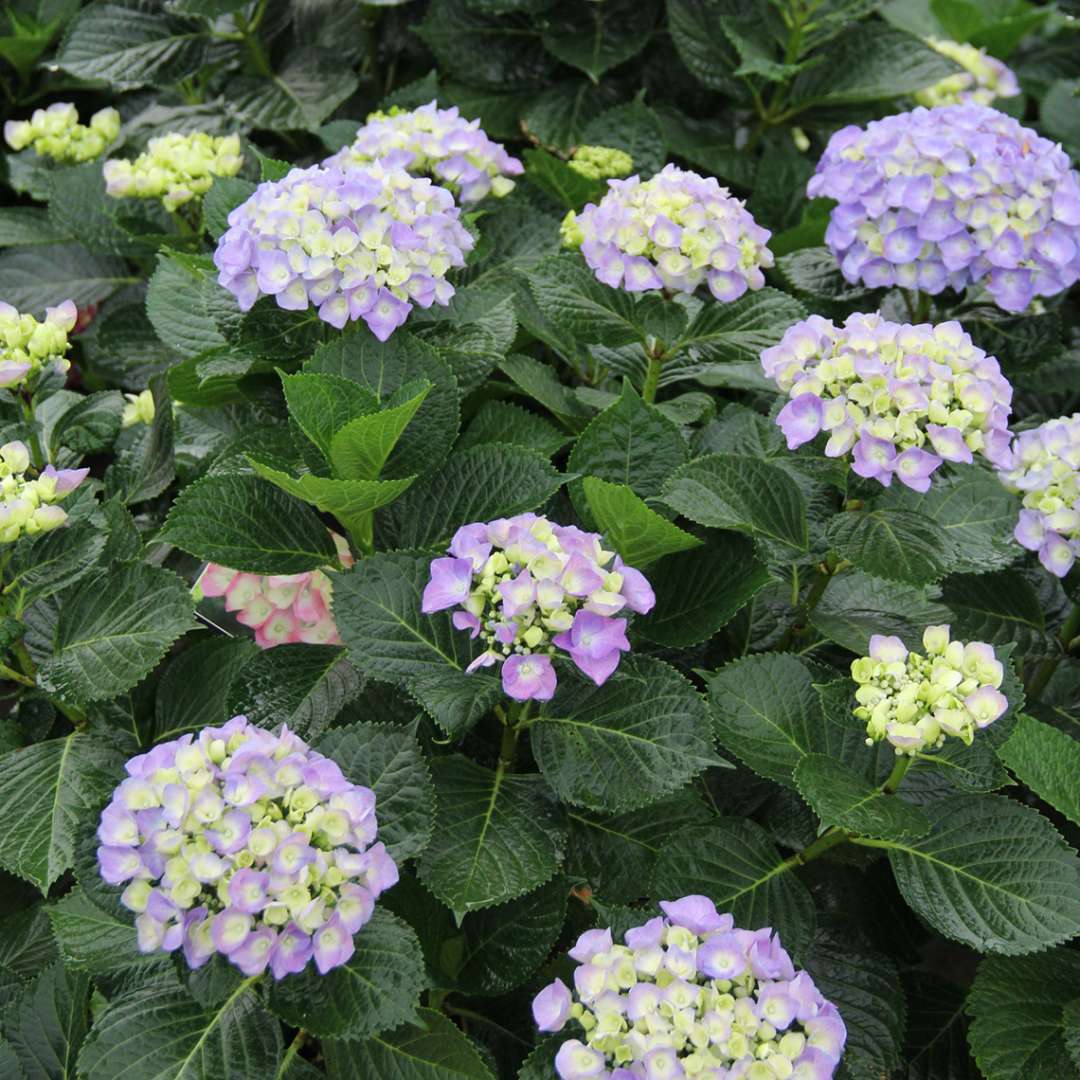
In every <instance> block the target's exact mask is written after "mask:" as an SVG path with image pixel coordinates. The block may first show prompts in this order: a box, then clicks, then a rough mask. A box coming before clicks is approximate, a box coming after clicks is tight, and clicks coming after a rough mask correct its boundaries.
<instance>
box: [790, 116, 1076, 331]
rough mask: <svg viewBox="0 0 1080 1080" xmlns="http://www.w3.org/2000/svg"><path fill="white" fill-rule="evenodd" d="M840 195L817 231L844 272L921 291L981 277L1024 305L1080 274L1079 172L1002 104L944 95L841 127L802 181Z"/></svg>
mask: <svg viewBox="0 0 1080 1080" xmlns="http://www.w3.org/2000/svg"><path fill="white" fill-rule="evenodd" d="M806 191H807V194H808V195H809V196H810V197H811V198H815V197H817V196H821V195H825V196H828V197H829V198H831V199H835V200H836V201H837V203H838V204H839V205H838V206H836V207H835V208H834V209H833V211H832V214H831V217H830V221H829V227H828V230H827V231H826V233H825V241H826V243H827V244H828V245H829V247H830V248H832V251H833V254H834V255H835V256H836V258H837V259H838V260H839V262H840V269H841V271H842V272H843V275H844V277H845V278H846V279H847V280H848V281H850V282H859V281H861V282H863V283H864V284H865V285H869V286H871V287H874V288H877V287H888V286H894V285H897V286H901V287H903V288H907V289H919V290H921V291H922V292H925V293H931V294H936V293H940V292H941V291H942V290H944V289H945V288H953V289H957V290H962V289H964V288H966V287H967V286H968V285H971V284H974V283H976V282H985V284H986V288H987V291H988V292H989V293H990V295H991V296H992V297H993V298H994V302H995V303H996V304H997V305H998V307H1000V308H1003V309H1004V310H1005V311H1023V310H1024V309H1025V308H1026V307H1027V306H1028V304H1029V303H1030V302H1031V300H1032V298H1033V297H1035V296H1054V295H1055V294H1057V293H1059V292H1062V291H1063V290H1064V289H1067V288H1069V286H1070V285H1072V284H1073V282H1075V281H1076V280H1077V278H1080V177H1078V176H1077V173H1076V171H1075V170H1074V169H1072V168H1071V167H1070V164H1069V159H1068V156H1067V155H1066V154H1065V152H1064V151H1063V150H1062V149H1061V147H1060V146H1059V145H1057V144H1055V143H1053V142H1051V141H1050V140H1049V139H1044V138H1043V137H1042V136H1041V135H1038V134H1037V133H1036V132H1034V131H1032V130H1031V129H1030V128H1025V127H1023V126H1022V125H1021V124H1020V122H1019V121H1017V120H1014V119H1013V118H1012V117H1011V116H1006V115H1005V114H1004V113H999V112H996V111H995V110H994V109H988V108H985V107H984V106H981V105H948V106H943V107H941V108H936V109H924V108H917V109H915V110H913V111H912V112H907V113H900V114H899V115H897V116H887V117H885V119H883V120H873V121H871V122H870V123H869V124H868V125H867V126H866V128H865V129H863V128H858V127H854V126H849V127H845V128H841V129H840V130H839V131H837V132H836V133H835V134H834V135H833V136H832V138H831V139H830V140H829V145H828V147H827V148H826V150H825V153H824V155H823V156H822V158H821V160H820V161H819V162H818V166H817V172H816V174H815V175H814V176H812V177H811V178H810V182H809V184H807V188H806Z"/></svg>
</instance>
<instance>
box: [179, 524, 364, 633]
mask: <svg viewBox="0 0 1080 1080" xmlns="http://www.w3.org/2000/svg"><path fill="white" fill-rule="evenodd" d="M330 535H331V536H332V537H333V540H334V546H335V547H336V548H337V552H338V563H339V567H341V566H343V567H345V568H348V567H350V566H352V564H353V562H354V560H353V556H352V552H351V551H350V550H349V545H348V542H347V541H346V540H345V538H344V537H342V536H339V535H338V534H337V533H335V532H331V533H330ZM339 567H329V566H328V567H327V568H326V570H329V571H333V570H335V569H338V568H339ZM195 595H196V597H198V598H201V597H204V596H211V597H216V596H221V597H223V598H224V601H225V610H226V611H231V612H233V613H234V614H235V616H236V621H237V622H239V623H242V624H243V625H244V626H247V627H250V628H251V629H252V630H254V631H255V644H256V645H258V646H259V648H260V649H273V648H275V647H276V646H278V645H289V644H293V643H295V642H304V643H306V644H308V645H340V644H341V637H340V636H339V634H338V629H337V624H336V623H335V622H334V616H333V615H332V614H331V610H330V608H331V603H332V602H333V595H334V586H333V583H332V582H331V580H330V576H329V574H327V572H326V571H324V570H308V571H306V572H305V573H302V574H250V573H244V572H241V571H239V570H233V569H231V568H229V567H227V566H221V565H220V564H218V563H207V564H206V566H205V567H204V569H203V572H202V573H201V574H200V575H199V580H198V581H197V582H195Z"/></svg>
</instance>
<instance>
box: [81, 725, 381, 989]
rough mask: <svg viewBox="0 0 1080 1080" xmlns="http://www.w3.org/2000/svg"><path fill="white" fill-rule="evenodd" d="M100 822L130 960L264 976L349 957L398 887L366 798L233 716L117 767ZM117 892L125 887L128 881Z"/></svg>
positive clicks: (318, 762)
mask: <svg viewBox="0 0 1080 1080" xmlns="http://www.w3.org/2000/svg"><path fill="white" fill-rule="evenodd" d="M127 773H128V775H127V779H125V780H124V781H123V782H122V783H121V784H120V786H119V787H118V788H117V789H116V791H114V792H113V797H112V801H111V802H110V803H109V805H108V806H107V807H106V808H105V809H104V811H102V814H101V822H100V824H99V825H98V831H97V835H98V839H99V840H100V841H101V846H100V847H99V848H98V851H97V857H98V866H99V869H100V872H101V876H102V878H104V880H105V881H107V882H108V883H109V884H110V885H125V888H124V891H123V893H122V895H121V897H120V900H121V902H122V903H123V905H124V906H125V907H126V908H127V909H128V910H129V911H133V912H135V913H136V919H135V928H136V930H137V931H138V945H139V951H140V952H144V953H149V952H155V951H157V950H159V949H161V950H164V951H165V952H173V951H174V950H176V949H182V950H183V953H184V959H185V960H186V961H187V964H188V966H189V967H192V968H198V967H201V966H202V965H203V964H205V963H206V962H207V961H208V960H209V959H210V958H211V956H213V954H214V953H215V952H219V953H221V954H222V955H223V956H226V957H228V959H229V960H230V961H231V962H232V963H233V964H235V965H236V966H237V967H238V968H239V969H240V970H241V971H242V972H243V973H244V974H245V975H259V974H261V973H262V972H263V971H265V970H266V969H267V968H269V969H270V972H271V973H272V975H273V976H274V978H275V979H283V978H284V977H285V976H286V975H291V974H293V973H295V972H298V971H303V969H304V968H305V967H306V966H307V964H308V962H309V961H311V960H314V962H315V966H316V968H318V970H319V971H320V972H321V973H322V974H326V972H328V971H330V970H331V969H332V968H335V967H339V966H340V965H341V964H344V963H346V962H347V961H348V959H349V957H350V956H352V954H353V948H354V946H353V935H354V934H356V933H357V932H358V931H359V930H360V928H361V927H362V926H363V925H364V924H365V923H366V922H367V921H368V919H370V918H371V914H372V912H373V910H374V907H375V900H376V898H377V897H378V896H379V894H380V893H381V892H382V891H383V890H384V889H388V888H390V886H392V885H393V884H395V882H396V881H397V879H398V871H397V866H396V865H395V863H394V861H393V859H391V858H390V856H389V855H388V854H387V852H386V848H385V847H384V846H383V845H382V844H381V843H375V837H376V834H377V831H378V830H377V826H376V821H375V795H374V793H373V792H372V791H371V790H370V789H368V788H365V787H360V786H358V785H356V784H352V783H350V782H349V781H348V780H347V779H346V778H345V776H344V775H343V774H342V772H341V769H339V768H338V766H337V765H336V764H335V763H334V762H333V761H331V760H330V759H329V758H325V757H323V755H322V754H320V753H318V752H317V751H315V750H312V749H311V748H310V747H309V746H308V745H307V744H306V743H305V742H304V741H303V740H302V739H300V738H299V737H298V736H297V735H295V734H294V733H293V732H291V731H289V729H288V728H287V727H283V728H282V729H281V732H280V734H277V735H274V734H272V733H271V732H269V731H265V730H263V729H262V728H257V727H254V726H253V725H251V724H249V723H248V721H247V719H246V718H245V717H243V716H235V717H233V719H231V720H230V721H229V722H228V723H227V724H225V725H224V726H223V727H220V728H205V729H204V730H203V731H201V732H200V733H199V734H198V736H195V735H190V734H188V735H183V736H181V737H180V738H179V739H176V740H174V741H172V742H167V743H161V744H160V745H158V746H155V747H154V748H153V750H151V751H150V752H149V753H146V754H140V755H139V756H138V757H134V758H132V759H131V760H130V761H129V762H128V763H127ZM125 883H126V884H125Z"/></svg>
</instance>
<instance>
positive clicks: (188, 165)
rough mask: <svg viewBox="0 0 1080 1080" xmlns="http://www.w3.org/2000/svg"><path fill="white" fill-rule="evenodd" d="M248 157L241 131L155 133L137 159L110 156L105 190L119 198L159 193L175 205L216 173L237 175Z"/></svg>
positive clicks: (206, 186)
mask: <svg viewBox="0 0 1080 1080" xmlns="http://www.w3.org/2000/svg"><path fill="white" fill-rule="evenodd" d="M243 163H244V158H243V155H242V154H241V153H240V136H239V135H207V134H206V132H204V131H195V132H191V133H189V134H181V133H179V132H170V133H169V134H168V135H161V136H159V137H158V138H156V139H151V140H150V142H149V143H148V144H147V147H146V150H145V152H144V153H142V154H140V155H139V156H138V157H137V158H136V159H135V160H134V161H128V160H126V159H124V158H114V159H113V160H112V161H106V162H105V165H104V167H103V171H104V174H105V191H106V192H107V193H108V194H109V195H112V196H113V197H114V198H118V199H123V198H139V199H160V200H161V201H162V204H163V205H164V207H165V209H166V210H175V209H177V207H180V206H183V205H184V203H188V202H191V200H192V199H197V198H200V197H201V196H203V195H205V194H206V193H207V192H208V191H209V190H210V187H211V185H212V184H213V183H214V178H215V177H218V176H235V175H236V174H237V173H238V172H239V171H240V166H241V165H243Z"/></svg>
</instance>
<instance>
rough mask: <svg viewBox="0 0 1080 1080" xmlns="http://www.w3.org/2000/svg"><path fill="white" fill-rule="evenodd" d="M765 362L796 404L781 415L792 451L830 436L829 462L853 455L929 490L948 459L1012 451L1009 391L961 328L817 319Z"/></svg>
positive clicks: (996, 458) (876, 474)
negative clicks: (837, 322)
mask: <svg viewBox="0 0 1080 1080" xmlns="http://www.w3.org/2000/svg"><path fill="white" fill-rule="evenodd" d="M761 364H762V367H763V368H764V370H765V374H766V375H767V376H768V377H769V378H770V379H773V380H774V381H775V382H776V384H777V386H779V387H780V389H781V390H782V391H784V392H785V393H786V394H788V396H789V397H790V398H791V400H790V401H789V402H788V403H787V405H785V406H784V408H783V409H782V410H781V411H780V413H779V415H778V416H777V418H776V419H777V423H778V424H779V426H780V428H781V429H782V430H783V432H784V434H785V436H786V437H787V443H788V447H789V448H791V449H795V448H796V447H798V446H801V445H802V444H803V443H806V442H809V441H810V440H811V439H813V438H814V437H815V436H816V435H817V434H818V433H819V432H821V431H825V432H827V433H828V435H829V441H828V444H827V445H826V447H825V453H826V454H827V455H828V456H829V457H840V456H842V455H844V454H847V453H849V452H851V453H852V469H853V470H854V471H855V472H856V473H857V474H858V475H859V476H864V477H867V478H871V479H875V480H877V481H878V483H880V484H883V485H884V486H886V487H888V486H889V484H891V483H892V481H893V478H894V477H895V478H896V479H898V480H899V481H900V482H901V483H902V484H906V485H907V486H908V487H910V488H913V489H914V490H915V491H926V490H927V489H928V488H929V487H930V477H931V474H932V473H933V472H934V470H936V469H937V468H938V467H939V466H940V465H941V463H942V461H953V462H966V463H970V462H971V461H972V460H973V457H974V455H975V454H981V455H982V456H984V457H986V458H987V459H988V460H989V461H991V462H992V463H995V464H996V463H999V462H1001V461H1003V460H1005V459H1006V457H1007V455H1008V447H1009V438H1010V436H1009V430H1008V421H1009V414H1010V412H1011V409H1012V387H1011V386H1010V385H1009V382H1008V380H1007V379H1006V378H1005V377H1004V375H1002V373H1001V368H1000V366H999V364H998V362H997V360H996V359H995V358H994V357H992V356H987V354H986V353H985V352H983V350H982V349H980V348H978V347H977V346H976V345H974V344H972V341H971V338H970V337H969V336H968V335H967V334H966V333H965V332H964V330H963V328H962V327H961V326H960V324H959V323H957V322H947V323H939V324H938V325H936V326H932V325H930V324H929V323H923V324H920V325H917V326H911V325H908V324H906V323H894V322H889V321H887V320H885V319H883V318H882V317H881V316H880V315H850V316H849V317H848V318H847V320H846V321H845V322H844V325H843V326H842V327H841V326H836V325H835V324H834V323H832V322H830V321H829V320H828V319H823V318H821V317H820V316H818V315H811V316H810V317H809V318H808V319H806V320H804V321H803V322H800V323H796V324H795V325H794V326H792V327H790V328H789V329H788V330H787V332H786V333H785V334H784V336H783V338H782V339H781V341H780V343H779V344H778V345H774V346H773V347H772V348H769V349H766V350H765V351H764V352H762V354H761Z"/></svg>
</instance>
